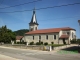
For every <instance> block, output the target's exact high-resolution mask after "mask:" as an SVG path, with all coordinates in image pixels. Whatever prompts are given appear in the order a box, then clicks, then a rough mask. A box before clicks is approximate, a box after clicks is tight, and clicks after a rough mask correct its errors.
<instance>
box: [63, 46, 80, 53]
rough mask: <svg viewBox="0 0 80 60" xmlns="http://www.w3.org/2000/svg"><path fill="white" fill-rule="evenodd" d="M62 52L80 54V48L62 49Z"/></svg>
mask: <svg viewBox="0 0 80 60" xmlns="http://www.w3.org/2000/svg"><path fill="white" fill-rule="evenodd" d="M62 50H63V51H67V52H74V53H80V46H73V47H68V48H65V49H62Z"/></svg>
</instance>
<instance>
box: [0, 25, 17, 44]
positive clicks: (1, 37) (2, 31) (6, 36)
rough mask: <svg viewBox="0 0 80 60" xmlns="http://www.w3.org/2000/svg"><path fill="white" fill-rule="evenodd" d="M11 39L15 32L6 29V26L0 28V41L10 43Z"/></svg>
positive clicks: (13, 37) (13, 38)
mask: <svg viewBox="0 0 80 60" xmlns="http://www.w3.org/2000/svg"><path fill="white" fill-rule="evenodd" d="M11 40H15V33H14V32H12V30H10V29H7V26H6V25H5V26H2V27H1V28H0V42H4V43H10V42H11Z"/></svg>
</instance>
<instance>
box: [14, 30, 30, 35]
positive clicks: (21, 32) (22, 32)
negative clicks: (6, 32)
mask: <svg viewBox="0 0 80 60" xmlns="http://www.w3.org/2000/svg"><path fill="white" fill-rule="evenodd" d="M27 32H29V30H28V29H20V30H17V31H14V33H15V34H16V36H23V35H24V34H25V33H27Z"/></svg>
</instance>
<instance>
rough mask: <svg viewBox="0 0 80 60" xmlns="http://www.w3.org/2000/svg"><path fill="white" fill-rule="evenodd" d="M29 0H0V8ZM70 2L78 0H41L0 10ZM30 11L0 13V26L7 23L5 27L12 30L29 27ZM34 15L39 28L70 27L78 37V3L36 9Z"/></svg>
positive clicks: (16, 9)
mask: <svg viewBox="0 0 80 60" xmlns="http://www.w3.org/2000/svg"><path fill="white" fill-rule="evenodd" d="M2 1H3V2H2ZM31 1H34V0H0V8H3V7H9V6H14V5H17V4H22V3H27V2H31ZM35 1H36V0H35ZM72 3H80V0H42V1H38V2H36V3H35V4H34V3H30V4H25V5H22V6H16V7H12V8H5V9H0V12H13V11H23V10H32V9H33V8H34V5H35V7H36V9H38V8H45V7H51V6H60V5H65V4H72ZM32 13H33V12H32V11H25V12H15V13H0V27H1V26H2V25H7V27H8V28H9V29H11V30H13V31H16V30H19V29H29V25H28V23H29V22H30V21H31V17H32ZM36 17H37V21H38V23H39V29H45V28H58V27H71V28H74V29H76V34H77V37H78V38H79V37H80V34H79V33H80V32H79V25H78V20H79V19H80V4H76V5H72V6H62V7H55V8H49V9H42V10H36Z"/></svg>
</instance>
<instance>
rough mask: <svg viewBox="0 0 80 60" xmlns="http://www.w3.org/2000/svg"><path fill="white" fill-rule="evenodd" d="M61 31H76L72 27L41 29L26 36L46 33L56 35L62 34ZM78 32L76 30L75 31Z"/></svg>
mask: <svg viewBox="0 0 80 60" xmlns="http://www.w3.org/2000/svg"><path fill="white" fill-rule="evenodd" d="M60 30H75V29H73V28H70V27H64V28H50V29H41V30H35V31H30V32H28V33H25V34H45V33H56V32H60ZM75 31H76V30H75Z"/></svg>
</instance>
